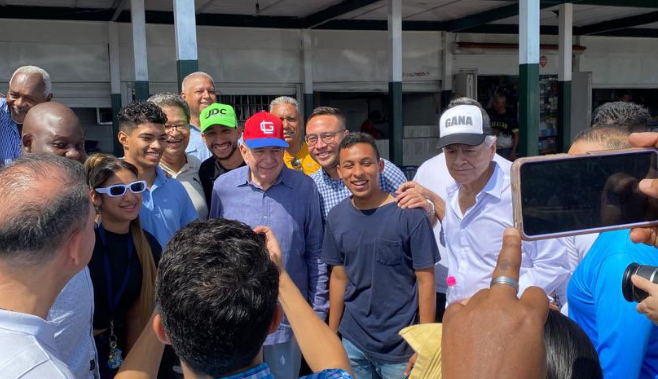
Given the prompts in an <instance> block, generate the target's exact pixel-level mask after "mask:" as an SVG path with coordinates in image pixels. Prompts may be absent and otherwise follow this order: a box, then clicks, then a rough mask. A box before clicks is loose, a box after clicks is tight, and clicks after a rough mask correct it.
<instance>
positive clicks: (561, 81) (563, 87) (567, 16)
mask: <svg viewBox="0 0 658 379" xmlns="http://www.w3.org/2000/svg"><path fill="white" fill-rule="evenodd" d="M559 12H560V13H559V17H560V21H559V31H560V44H559V55H560V71H559V73H558V91H559V94H558V96H559V97H558V112H559V114H558V149H561V150H562V152H567V151H568V150H569V147H570V146H571V71H572V62H571V61H572V45H573V4H570V3H568V4H562V5H560V10H559Z"/></svg>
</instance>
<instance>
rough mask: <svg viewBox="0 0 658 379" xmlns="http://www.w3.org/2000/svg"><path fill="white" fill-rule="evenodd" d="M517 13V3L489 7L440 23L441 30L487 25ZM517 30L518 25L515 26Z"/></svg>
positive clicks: (541, 6)
mask: <svg viewBox="0 0 658 379" xmlns="http://www.w3.org/2000/svg"><path fill="white" fill-rule="evenodd" d="M553 6H554V5H553V4H545V3H544V2H542V3H541V5H540V6H539V7H540V8H541V9H544V8H550V7H553ZM518 15H519V4H518V3H515V4H510V5H506V6H504V7H500V8H495V9H490V10H488V11H484V12H480V13H477V14H473V15H470V16H466V17H462V18H458V19H454V20H450V21H445V22H442V23H441V28H442V30H446V31H449V32H460V31H463V30H466V29H470V28H475V27H478V26H480V25H487V24H489V23H492V22H494V21H498V20H504V19H506V18H510V17H514V16H518ZM517 31H518V27H517Z"/></svg>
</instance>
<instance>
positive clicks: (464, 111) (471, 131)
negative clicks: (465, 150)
mask: <svg viewBox="0 0 658 379" xmlns="http://www.w3.org/2000/svg"><path fill="white" fill-rule="evenodd" d="M488 135H493V130H492V129H491V126H490V125H489V123H488V122H487V121H485V120H484V119H483V117H482V110H481V109H480V108H478V107H477V106H475V105H457V106H455V107H452V108H450V109H448V110H447V111H445V112H443V114H442V115H441V120H440V121H439V142H438V144H437V146H436V147H437V149H440V148H443V147H446V146H448V145H454V144H463V145H470V146H478V145H481V144H482V143H483V142H484V139H485V137H486V136H488Z"/></svg>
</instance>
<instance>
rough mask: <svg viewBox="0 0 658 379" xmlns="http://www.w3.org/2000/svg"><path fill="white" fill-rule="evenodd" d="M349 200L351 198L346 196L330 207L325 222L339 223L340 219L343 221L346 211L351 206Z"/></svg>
mask: <svg viewBox="0 0 658 379" xmlns="http://www.w3.org/2000/svg"><path fill="white" fill-rule="evenodd" d="M351 201H352V198H351V197H349V196H348V197H346V198H345V199H343V200H342V201H341V202H340V203H338V204H336V205H335V206H334V207H333V208H331V210H330V211H329V214H327V223H335V222H339V223H340V222H341V221H344V219H345V218H344V217H345V215H346V213H347V212H349V211H350V208H351V207H352V204H351V203H350V202H351Z"/></svg>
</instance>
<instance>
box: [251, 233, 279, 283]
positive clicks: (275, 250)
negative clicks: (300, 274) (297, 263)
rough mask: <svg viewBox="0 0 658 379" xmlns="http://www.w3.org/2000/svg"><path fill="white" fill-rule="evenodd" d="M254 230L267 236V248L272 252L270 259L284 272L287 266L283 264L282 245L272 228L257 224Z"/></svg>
mask: <svg viewBox="0 0 658 379" xmlns="http://www.w3.org/2000/svg"><path fill="white" fill-rule="evenodd" d="M254 232H256V234H260V235H264V236H265V246H267V250H268V251H269V252H270V259H271V260H272V262H274V264H276V266H277V267H278V268H279V271H280V272H284V271H285V267H284V265H283V258H282V256H283V254H282V253H281V246H280V245H279V241H278V240H277V239H276V236H275V235H274V232H272V229H270V228H268V227H267V226H257V227H256V228H254Z"/></svg>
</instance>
